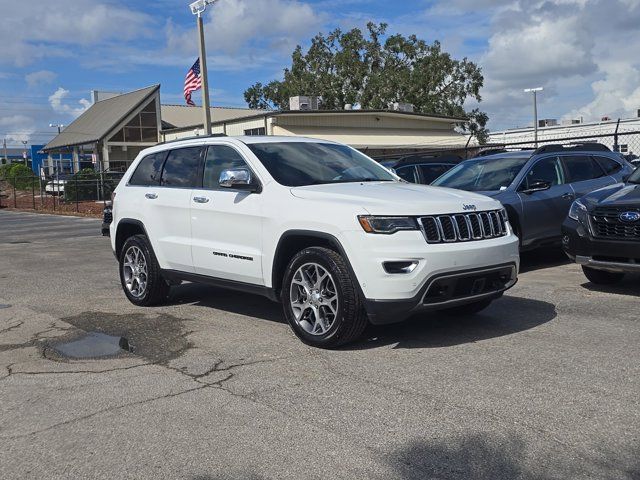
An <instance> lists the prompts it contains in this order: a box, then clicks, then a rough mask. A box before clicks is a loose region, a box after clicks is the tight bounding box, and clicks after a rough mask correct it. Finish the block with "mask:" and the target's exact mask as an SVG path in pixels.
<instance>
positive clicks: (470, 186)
mask: <svg viewBox="0 0 640 480" xmlns="http://www.w3.org/2000/svg"><path fill="white" fill-rule="evenodd" d="M528 160H529V157H498V158H491V159H487V158H483V159H477V160H467V161H466V162H463V163H461V164H459V165H457V166H455V167H453V168H452V169H451V170H449V171H448V172H447V173H445V174H444V175H442V176H441V177H440V178H438V179H436V180H435V181H434V182H433V183H432V184H431V185H434V186H437V187H449V188H457V189H460V190H467V191H470V192H480V191H497V190H504V189H505V188H507V187H508V186H509V185H511V183H513V179H514V178H516V175H518V173H519V172H520V170H521V169H522V167H523V166H524V164H525V163H527V161H528Z"/></svg>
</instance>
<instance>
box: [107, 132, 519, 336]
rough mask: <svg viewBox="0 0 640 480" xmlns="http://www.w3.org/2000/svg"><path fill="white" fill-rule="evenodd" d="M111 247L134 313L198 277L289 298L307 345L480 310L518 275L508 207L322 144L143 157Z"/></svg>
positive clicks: (269, 143)
mask: <svg viewBox="0 0 640 480" xmlns="http://www.w3.org/2000/svg"><path fill="white" fill-rule="evenodd" d="M110 230H111V245H112V248H113V251H114V253H115V255H116V258H118V260H119V272H120V280H121V284H122V288H123V291H124V293H125V295H126V296H127V298H128V299H129V300H130V301H131V302H132V303H133V304H135V305H139V306H148V305H153V304H158V303H161V302H163V301H164V300H165V299H166V298H167V294H168V291H169V288H170V285H171V284H176V283H180V282H181V281H184V280H187V281H194V282H203V283H209V284H212V285H217V286H222V287H227V288H232V289H236V290H241V291H245V292H250V293H256V294H262V295H265V296H267V297H268V298H271V299H272V300H275V301H281V302H282V304H283V309H284V316H285V317H286V319H287V321H288V322H289V325H290V326H291V328H292V330H293V331H294V333H295V334H296V335H297V336H298V337H299V338H300V339H302V341H304V342H306V343H308V344H310V345H314V346H318V347H334V346H337V345H341V344H344V343H346V342H349V341H353V340H355V339H356V338H357V337H358V336H359V335H360V334H361V332H362V331H363V330H364V328H365V326H366V325H367V323H368V322H369V321H370V322H371V323H375V324H381V323H392V322H397V321H401V320H403V319H405V318H407V317H408V316H410V315H411V314H413V313H417V312H428V311H434V310H442V311H447V312H450V313H456V314H460V313H474V312H478V311H480V310H482V309H484V308H486V307H487V306H488V305H489V304H490V303H491V302H492V301H493V300H495V299H497V298H499V297H501V296H502V294H503V293H504V292H505V291H506V290H507V289H509V288H511V287H512V286H513V285H514V284H515V283H516V281H517V272H518V266H519V254H518V239H517V237H516V236H515V235H514V234H513V232H512V229H511V227H510V226H509V223H508V221H507V215H506V212H505V210H504V209H503V208H502V206H501V205H500V202H498V201H496V200H494V199H491V198H489V197H486V196H483V195H477V194H474V193H467V192H459V191H454V190H449V189H444V188H433V187H429V186H424V185H412V184H408V183H406V182H404V181H402V180H401V179H400V178H399V177H397V176H396V175H394V174H393V173H392V172H390V171H389V170H387V169H386V168H384V167H382V166H381V165H379V164H378V163H377V162H375V161H374V160H372V159H371V158H369V157H367V156H366V155H364V154H362V153H360V152H358V151H357V150H355V149H353V148H351V147H348V146H346V145H341V144H338V143H332V142H328V141H323V140H317V139H305V138H300V137H295V138H293V137H276V136H268V137H261V136H248V137H233V138H232V137H204V138H203V137H201V138H198V139H192V140H182V141H178V142H170V143H165V144H161V145H158V146H156V147H152V148H149V149H147V150H144V151H143V152H141V153H140V154H139V155H138V157H137V158H136V160H135V161H134V162H133V164H132V165H131V167H130V168H129V170H128V171H127V173H126V174H125V176H124V177H123V179H122V180H121V181H120V183H119V184H118V186H117V187H116V189H115V192H114V196H113V221H112V222H111V226H110Z"/></svg>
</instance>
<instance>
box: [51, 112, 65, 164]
mask: <svg viewBox="0 0 640 480" xmlns="http://www.w3.org/2000/svg"><path fill="white" fill-rule="evenodd" d="M49 128H57V129H58V135H60V132H62V129H63V128H64V125H62V124H61V123H50V124H49ZM60 168H62V150H60V154H59V155H58V166H57V167H56V172H57V171H58V169H60Z"/></svg>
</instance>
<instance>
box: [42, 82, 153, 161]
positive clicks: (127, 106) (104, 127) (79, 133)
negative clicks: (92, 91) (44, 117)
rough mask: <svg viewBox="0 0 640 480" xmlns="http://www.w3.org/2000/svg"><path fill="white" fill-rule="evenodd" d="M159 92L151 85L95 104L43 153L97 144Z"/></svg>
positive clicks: (47, 145)
mask: <svg viewBox="0 0 640 480" xmlns="http://www.w3.org/2000/svg"><path fill="white" fill-rule="evenodd" d="M159 89H160V85H152V86H150V87H146V88H142V89H140V90H135V91H133V92H129V93H125V94H123V95H118V96H116V97H113V98H108V99H106V100H101V101H99V102H96V103H94V104H93V105H91V107H89V109H87V110H86V111H85V112H84V113H83V114H82V115H80V116H79V117H78V118H76V119H75V120H74V121H73V122H72V123H71V124H70V125H69V126H67V127H66V128H65V129H64V130H63V131H62V133H60V135H58V136H57V137H55V138H54V139H53V140H51V141H50V142H49V143H48V144H46V145H45V146H44V148H43V149H42V150H43V151H45V152H46V151H50V150H54V149H56V148H62V147H71V146H75V145H83V144H87V143H94V142H97V141H99V140H100V139H102V138H104V137H105V136H106V135H107V134H108V133H109V132H110V131H111V130H113V129H114V128H115V127H116V126H117V125H118V124H119V123H121V122H122V120H124V118H125V117H126V116H127V115H129V114H130V113H131V111H133V110H134V109H136V108H138V107H139V106H141V105H142V104H144V103H145V102H146V101H147V100H148V99H149V98H150V97H151V96H152V95H153V94H155V93H156V92H157V91H158V90H159Z"/></svg>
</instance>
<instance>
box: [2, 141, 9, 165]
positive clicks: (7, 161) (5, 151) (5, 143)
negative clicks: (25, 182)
mask: <svg viewBox="0 0 640 480" xmlns="http://www.w3.org/2000/svg"><path fill="white" fill-rule="evenodd" d="M2 147H3V148H4V163H9V157H8V156H7V139H6V138H3V139H2Z"/></svg>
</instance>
